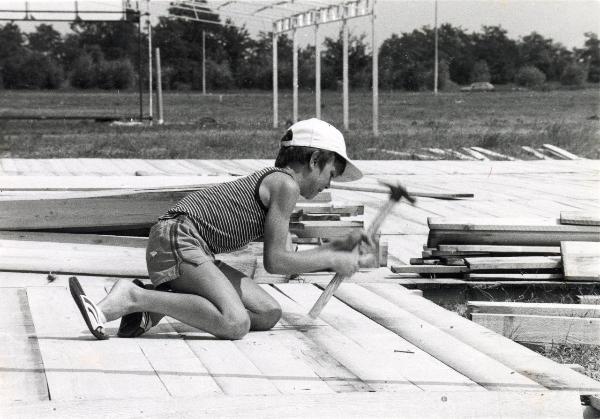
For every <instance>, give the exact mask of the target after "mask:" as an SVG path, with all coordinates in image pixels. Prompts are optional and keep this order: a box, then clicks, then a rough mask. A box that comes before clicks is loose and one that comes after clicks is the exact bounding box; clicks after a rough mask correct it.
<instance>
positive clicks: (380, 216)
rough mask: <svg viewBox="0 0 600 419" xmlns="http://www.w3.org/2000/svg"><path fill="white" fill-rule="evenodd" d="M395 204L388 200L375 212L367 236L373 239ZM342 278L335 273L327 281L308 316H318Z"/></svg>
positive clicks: (343, 277) (342, 276) (314, 317)
mask: <svg viewBox="0 0 600 419" xmlns="http://www.w3.org/2000/svg"><path fill="white" fill-rule="evenodd" d="M395 204H396V201H392V200H389V201H387V202H386V203H385V204H383V206H382V207H381V208H380V209H379V212H378V213H377V215H376V216H375V218H374V219H373V222H372V223H371V225H370V226H369V229H368V230H367V234H368V236H369V237H371V239H374V236H375V235H376V234H377V232H378V231H379V229H380V228H381V225H382V224H383V221H384V220H385V218H386V217H387V216H388V215H389V214H390V212H392V209H393V208H394V205H395ZM344 279H346V277H345V276H344V275H341V274H335V276H334V277H333V279H332V280H331V281H330V282H329V284H327V287H325V290H323V292H322V293H321V295H320V296H319V299H318V300H317V302H316V303H315V304H314V305H313V306H312V308H311V309H310V311H309V312H308V315H309V316H310V317H312V318H313V319H316V318H317V317H318V316H319V314H321V311H323V308H324V307H325V305H326V304H327V303H328V302H329V300H330V299H331V297H332V296H333V293H335V291H336V290H337V289H338V287H339V286H340V284H341V283H342V281H343V280H344Z"/></svg>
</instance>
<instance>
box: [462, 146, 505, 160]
mask: <svg viewBox="0 0 600 419" xmlns="http://www.w3.org/2000/svg"><path fill="white" fill-rule="evenodd" d="M471 150H475V151H477V152H479V153H481V154H485V155H488V156H491V157H498V158H500V159H504V160H509V161H515V158H514V157H511V156H507V155H506V154H502V153H498V152H496V151H492V150H488V149H487V148H483V147H471Z"/></svg>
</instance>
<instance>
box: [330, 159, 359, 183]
mask: <svg viewBox="0 0 600 419" xmlns="http://www.w3.org/2000/svg"><path fill="white" fill-rule="evenodd" d="M345 160H346V168H345V169H344V173H342V175H341V176H337V177H336V178H335V181H336V182H352V181H354V180H358V179H360V178H362V177H363V174H362V172H361V171H360V169H359V168H358V167H356V166H355V165H354V163H352V161H351V160H349V159H345Z"/></svg>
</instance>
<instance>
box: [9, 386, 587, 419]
mask: <svg viewBox="0 0 600 419" xmlns="http://www.w3.org/2000/svg"><path fill="white" fill-rule="evenodd" d="M148 412H151V413H152V415H153V416H156V417H190V416H195V417H261V418H265V419H268V418H273V419H280V418H284V417H354V418H382V417H398V416H399V415H400V416H402V417H403V418H408V419H417V418H426V417H429V418H442V417H446V418H448V417H456V418H466V417H487V418H490V419H493V418H508V417H510V418H513V419H529V418H531V417H545V418H577V417H582V416H583V412H584V410H583V408H582V406H581V401H580V398H579V395H578V394H577V393H575V392H568V391H536V392H527V391H525V392H512V391H511V392H502V391H486V392H472V391H467V392H456V391H450V392H442V391H431V392H419V393H415V392H404V393H386V392H354V393H339V394H303V395H270V396H212V397H202V399H201V402H199V400H198V397H194V398H191V397H187V398H178V399H173V398H161V399H150V398H129V399H115V400H79V401H77V402H60V401H51V402H38V403H16V404H10V405H6V404H2V405H0V416H2V417H4V418H21V417H36V418H40V419H46V418H57V419H58V418H65V417H100V416H110V417H111V418H114V419H125V418H127V419H129V418H141V419H146V418H147V417H148ZM590 417H592V416H590Z"/></svg>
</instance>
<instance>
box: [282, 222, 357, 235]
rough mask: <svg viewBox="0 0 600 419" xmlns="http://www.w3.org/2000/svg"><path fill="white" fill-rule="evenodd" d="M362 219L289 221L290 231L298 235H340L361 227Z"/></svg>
mask: <svg viewBox="0 0 600 419" xmlns="http://www.w3.org/2000/svg"><path fill="white" fill-rule="evenodd" d="M363 226H364V223H363V222H362V221H302V222H297V223H295V222H291V223H290V232H291V233H293V234H296V235H297V236H298V237H321V238H332V237H342V236H345V235H347V234H349V233H351V232H352V231H355V230H358V229H361V228H363Z"/></svg>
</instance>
